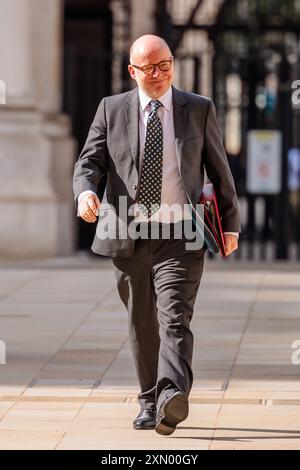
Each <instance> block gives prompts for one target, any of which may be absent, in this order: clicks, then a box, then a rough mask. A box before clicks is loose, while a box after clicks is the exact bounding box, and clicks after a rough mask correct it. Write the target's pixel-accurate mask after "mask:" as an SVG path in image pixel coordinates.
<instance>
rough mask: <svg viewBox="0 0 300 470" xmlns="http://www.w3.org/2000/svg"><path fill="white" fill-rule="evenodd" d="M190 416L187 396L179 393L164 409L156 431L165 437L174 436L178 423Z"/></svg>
mask: <svg viewBox="0 0 300 470" xmlns="http://www.w3.org/2000/svg"><path fill="white" fill-rule="evenodd" d="M188 414H189V404H188V401H187V399H186V396H185V395H183V394H182V393H180V392H178V393H176V394H175V395H174V396H172V398H170V401H168V402H167V403H166V404H165V405H164V407H163V415H162V417H161V418H160V421H159V422H158V423H157V424H156V426H155V431H156V432H157V433H158V434H162V435H163V436H169V435H170V434H172V433H173V432H174V431H175V429H176V426H177V424H178V423H181V421H184V420H185V419H186V418H187V417H188Z"/></svg>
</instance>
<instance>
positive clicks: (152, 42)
mask: <svg viewBox="0 0 300 470" xmlns="http://www.w3.org/2000/svg"><path fill="white" fill-rule="evenodd" d="M158 51H165V52H166V54H167V55H168V56H171V55H172V54H171V51H170V48H169V46H168V44H167V43H166V41H165V40H164V39H162V38H160V37H159V36H155V35H154V34H145V35H144V36H141V37H139V38H138V39H136V40H135V41H134V43H133V44H132V46H131V48H130V63H131V64H134V63H136V62H137V61H138V60H139V59H140V58H141V57H146V56H149V55H151V54H152V53H155V52H158Z"/></svg>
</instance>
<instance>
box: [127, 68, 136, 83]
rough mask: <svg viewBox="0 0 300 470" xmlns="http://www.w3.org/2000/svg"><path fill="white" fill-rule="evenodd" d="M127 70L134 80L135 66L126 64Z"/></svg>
mask: <svg viewBox="0 0 300 470" xmlns="http://www.w3.org/2000/svg"><path fill="white" fill-rule="evenodd" d="M128 72H129V73H130V76H131V78H133V80H135V68H134V67H132V65H128Z"/></svg>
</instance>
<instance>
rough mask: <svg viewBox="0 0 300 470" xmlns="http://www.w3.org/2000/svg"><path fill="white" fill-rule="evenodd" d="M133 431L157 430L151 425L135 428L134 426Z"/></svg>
mask: <svg viewBox="0 0 300 470" xmlns="http://www.w3.org/2000/svg"><path fill="white" fill-rule="evenodd" d="M133 429H137V430H138V431H144V430H145V431H147V430H150V429H152V430H153V429H155V424H154V425H153V424H152V425H150V426H135V425H133Z"/></svg>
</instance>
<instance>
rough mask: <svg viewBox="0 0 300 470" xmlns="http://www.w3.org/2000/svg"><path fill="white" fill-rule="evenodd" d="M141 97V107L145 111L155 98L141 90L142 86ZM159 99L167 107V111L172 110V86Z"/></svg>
mask: <svg viewBox="0 0 300 470" xmlns="http://www.w3.org/2000/svg"><path fill="white" fill-rule="evenodd" d="M139 99H140V104H141V108H142V110H143V111H145V109H146V108H147V106H148V104H149V103H150V101H151V100H152V99H153V98H150V97H149V96H148V95H146V93H145V92H144V91H143V90H141V88H139ZM158 101H160V102H161V104H162V105H163V106H164V107H165V108H166V109H167V111H170V110H171V106H172V87H169V88H168V90H167V91H166V93H165V94H164V95H162V96H161V97H160V98H158Z"/></svg>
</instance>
